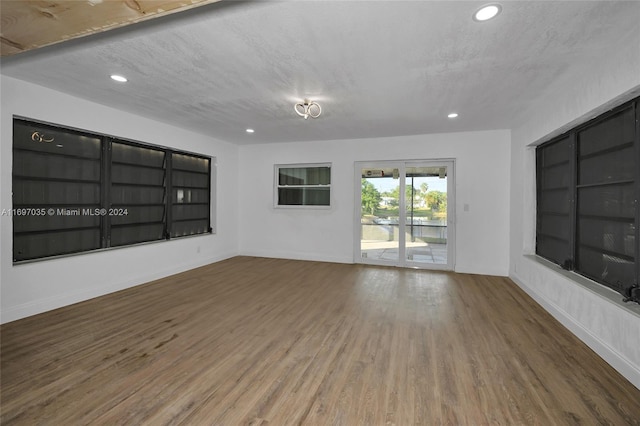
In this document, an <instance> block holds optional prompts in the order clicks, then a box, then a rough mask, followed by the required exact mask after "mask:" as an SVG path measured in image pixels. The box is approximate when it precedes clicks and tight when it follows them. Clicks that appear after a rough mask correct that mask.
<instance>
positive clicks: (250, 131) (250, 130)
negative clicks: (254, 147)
mask: <svg viewBox="0 0 640 426" xmlns="http://www.w3.org/2000/svg"><path fill="white" fill-rule="evenodd" d="M253 132H255V130H253V129H247V133H253Z"/></svg>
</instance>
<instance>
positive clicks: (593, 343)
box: [509, 274, 640, 389]
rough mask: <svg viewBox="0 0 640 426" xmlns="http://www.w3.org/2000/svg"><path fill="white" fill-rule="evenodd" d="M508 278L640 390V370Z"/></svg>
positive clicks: (552, 305)
mask: <svg viewBox="0 0 640 426" xmlns="http://www.w3.org/2000/svg"><path fill="white" fill-rule="evenodd" d="M509 278H511V280H513V282H515V283H516V284H517V285H518V286H519V287H520V288H521V289H522V290H524V291H525V292H526V293H527V294H528V295H529V296H531V297H532V298H533V299H534V300H535V301H536V302H537V303H538V304H539V305H541V306H542V307H543V308H544V309H545V310H546V311H547V312H549V313H550V314H551V315H552V316H553V317H554V318H555V319H557V320H558V321H560V323H561V324H562V325H564V326H565V327H566V328H568V329H569V331H571V332H572V333H573V334H574V335H575V336H576V337H578V338H579V339H580V340H582V341H583V342H584V343H585V344H586V345H587V346H589V347H590V348H591V349H592V350H593V351H594V352H595V353H597V354H598V355H599V356H600V357H601V358H602V359H604V360H605V361H606V362H607V363H608V364H609V365H611V366H612V367H613V368H614V369H616V370H617V371H618V372H619V373H620V374H622V375H623V376H624V377H626V378H627V380H629V382H631V383H632V384H633V385H634V386H635V387H636V388H638V389H640V369H638V367H637V366H635V365H634V364H632V363H631V362H629V360H627V359H626V358H625V357H624V356H623V355H622V354H620V353H618V352H617V351H616V350H615V349H614V348H612V347H611V346H609V345H608V344H606V343H605V342H603V341H602V340H600V339H599V338H598V337H597V336H596V335H594V334H593V333H592V332H591V331H589V330H588V329H587V328H585V327H584V326H583V325H582V324H580V323H579V322H577V321H576V320H575V319H574V318H573V317H571V316H570V315H568V314H567V313H566V312H565V311H564V310H562V309H561V308H560V307H559V306H557V305H556V304H555V303H553V302H551V301H550V300H548V299H547V298H546V297H544V296H543V295H541V294H539V293H537V292H536V291H535V290H534V289H532V288H531V287H529V286H527V285H526V284H525V283H524V281H523V280H522V279H521V278H520V277H519V276H517V275H516V274H511V276H510V277H509Z"/></svg>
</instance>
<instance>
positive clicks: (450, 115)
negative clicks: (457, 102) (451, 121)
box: [447, 112, 458, 118]
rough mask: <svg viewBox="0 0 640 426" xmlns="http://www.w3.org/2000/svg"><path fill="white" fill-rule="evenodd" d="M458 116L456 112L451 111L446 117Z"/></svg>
mask: <svg viewBox="0 0 640 426" xmlns="http://www.w3.org/2000/svg"><path fill="white" fill-rule="evenodd" d="M457 116H458V113H457V112H452V113H451V114H449V115H447V117H449V118H456V117H457Z"/></svg>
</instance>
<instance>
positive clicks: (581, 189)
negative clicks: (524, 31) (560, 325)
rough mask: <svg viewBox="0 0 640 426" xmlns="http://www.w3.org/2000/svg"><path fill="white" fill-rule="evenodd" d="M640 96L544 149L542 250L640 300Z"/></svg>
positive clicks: (540, 158) (540, 168) (540, 154)
mask: <svg viewBox="0 0 640 426" xmlns="http://www.w3.org/2000/svg"><path fill="white" fill-rule="evenodd" d="M639 118H640V111H639V109H638V99H635V100H633V101H631V102H628V103H626V104H624V105H622V106H620V107H619V108H616V109H615V110H613V111H611V112H609V113H607V114H604V115H602V116H600V117H597V118H596V119H594V120H592V121H590V122H588V123H586V124H585V125H583V126H580V127H578V128H576V129H573V130H571V131H570V132H568V133H567V134H565V135H562V136H560V137H558V138H555V139H554V140H551V141H549V142H548V143H545V144H543V145H541V146H539V147H538V148H537V150H536V155H537V165H536V170H537V227H536V253H537V254H538V255H540V256H542V257H544V258H546V259H548V260H550V261H552V262H554V263H556V264H558V265H561V266H562V267H563V268H565V269H568V270H573V271H575V272H577V273H579V274H581V275H584V276H586V277H588V278H591V279H593V280H595V281H597V282H599V283H601V284H604V285H606V286H608V287H610V288H613V289H614V290H616V291H618V292H620V293H621V294H623V295H624V296H625V297H626V298H627V299H629V300H635V301H636V302H640V288H638V276H640V264H639V262H638V258H639V257H640V248H639V246H640V244H639V243H640V236H639V229H638V224H639V223H640V217H639V216H640V207H639V206H638V199H640V141H639V138H640V134H639V133H640V132H638V124H637V123H638V119H639Z"/></svg>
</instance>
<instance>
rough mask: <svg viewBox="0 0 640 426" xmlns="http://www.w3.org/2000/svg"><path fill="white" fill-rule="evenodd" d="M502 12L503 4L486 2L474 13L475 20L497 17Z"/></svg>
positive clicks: (481, 20) (480, 20)
mask: <svg viewBox="0 0 640 426" xmlns="http://www.w3.org/2000/svg"><path fill="white" fill-rule="evenodd" d="M500 12H502V6H501V5H499V4H498V3H492V4H486V5H484V6H482V7H481V8H480V9H478V10H477V11H476V13H474V14H473V20H474V21H476V22H483V21H488V20H489V19H491V18H495V17H496V16H498V15H499V14H500Z"/></svg>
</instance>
